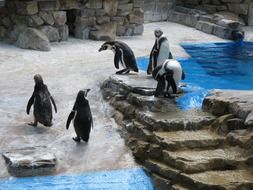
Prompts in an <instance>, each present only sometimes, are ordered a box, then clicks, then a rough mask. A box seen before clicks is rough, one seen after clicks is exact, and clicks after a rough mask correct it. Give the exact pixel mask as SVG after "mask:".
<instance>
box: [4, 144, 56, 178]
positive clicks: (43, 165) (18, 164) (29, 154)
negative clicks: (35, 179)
mask: <svg viewBox="0 0 253 190" xmlns="http://www.w3.org/2000/svg"><path fill="white" fill-rule="evenodd" d="M2 155H3V157H4V159H5V161H6V164H7V169H8V172H9V173H10V174H11V175H12V176H16V177H27V176H38V175H49V174H52V173H53V172H54V171H55V166H56V157H55V155H54V154H53V153H50V152H47V151H46V150H45V148H44V149H41V148H38V147H37V148H27V149H20V150H13V151H11V152H5V153H3V154H2Z"/></svg>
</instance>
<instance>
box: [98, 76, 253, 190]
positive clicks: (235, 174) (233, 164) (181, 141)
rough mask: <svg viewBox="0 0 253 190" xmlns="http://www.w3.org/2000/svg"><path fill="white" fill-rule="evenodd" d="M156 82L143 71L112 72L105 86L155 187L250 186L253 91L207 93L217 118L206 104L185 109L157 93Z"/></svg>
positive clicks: (165, 189) (220, 188) (176, 189)
mask: <svg viewBox="0 0 253 190" xmlns="http://www.w3.org/2000/svg"><path fill="white" fill-rule="evenodd" d="M154 86H155V84H154V80H152V79H151V78H149V77H147V76H146V75H144V74H143V75H142V74H139V75H128V76H116V75H113V76H111V77H110V78H109V79H108V80H106V81H105V82H104V83H103V85H102V87H101V88H102V92H103V96H104V98H105V99H106V100H107V101H108V102H109V103H110V104H111V105H112V106H113V107H114V111H113V117H114V119H115V120H116V122H117V123H118V124H120V125H121V126H122V135H123V137H124V138H125V141H126V144H127V145H128V146H129V147H130V149H131V150H132V152H133V155H134V156H135V158H136V160H137V161H139V162H140V163H141V164H142V165H143V166H144V167H145V168H146V169H147V170H148V171H150V172H151V175H152V177H153V179H154V183H155V185H156V189H158V190H168V189H173V190H183V189H184V190H185V189H194V190H198V189H212V190H213V189H215V190H216V189H218V190H224V189H231V190H232V189H243V190H245V189H247V190H250V189H252V188H253V167H252V166H253V162H252V161H253V154H252V153H253V149H252V147H253V146H252V145H253V138H252V137H253V131H252V128H251V127H250V125H249V124H248V123H247V121H248V120H249V119H248V117H251V116H250V114H249V113H251V112H252V110H253V107H252V105H253V104H252V101H251V99H250V98H249V97H250V96H251V97H252V92H247V93H245V94H243V93H239V94H236V93H234V94H233V95H232V96H229V95H230V93H221V92H220V93H219V94H214V95H213V96H211V97H208V98H206V100H205V101H204V105H203V107H204V108H205V110H208V111H210V112H212V113H217V112H218V113H219V114H218V116H221V117H218V118H217V119H216V116H213V115H211V114H210V113H208V112H204V111H202V110H189V111H182V110H180V109H178V108H177V105H176V103H175V102H174V100H173V99H162V98H155V97H154V96H152V93H151V92H152V89H153V88H154ZM229 97H230V98H229ZM236 97H237V98H236ZM225 100H227V101H225ZM249 105H251V106H249ZM215 110H216V111H215ZM249 110H251V111H249ZM216 115H217V114H216Z"/></svg>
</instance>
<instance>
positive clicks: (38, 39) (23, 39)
mask: <svg viewBox="0 0 253 190" xmlns="http://www.w3.org/2000/svg"><path fill="white" fill-rule="evenodd" d="M17 46H18V47H20V48H23V49H34V50H41V51H50V43H49V40H48V38H47V36H46V35H45V34H44V33H43V32H41V31H39V30H37V29H35V28H26V29H25V30H24V31H23V32H22V33H21V34H20V35H19V37H18V40H17Z"/></svg>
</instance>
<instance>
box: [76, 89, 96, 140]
mask: <svg viewBox="0 0 253 190" xmlns="http://www.w3.org/2000/svg"><path fill="white" fill-rule="evenodd" d="M75 110H76V115H75V118H74V128H75V131H76V134H77V135H78V136H79V137H81V138H82V139H83V140H85V141H88V140H89V134H90V129H91V125H92V115H91V110H90V105H89V101H88V100H86V99H85V98H84V96H82V97H81V95H80V96H79V94H78V96H77V99H76V103H75Z"/></svg>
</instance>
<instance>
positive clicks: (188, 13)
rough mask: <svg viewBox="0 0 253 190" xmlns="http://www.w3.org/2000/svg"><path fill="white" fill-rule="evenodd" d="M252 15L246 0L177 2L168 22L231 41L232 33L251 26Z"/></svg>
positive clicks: (252, 8)
mask: <svg viewBox="0 0 253 190" xmlns="http://www.w3.org/2000/svg"><path fill="white" fill-rule="evenodd" d="M252 14H253V3H251V1H248V0H217V1H212V0H205V1H204V0H193V1H186V0H178V1H176V4H175V6H174V8H173V10H171V11H170V12H169V16H168V20H170V21H173V22H177V23H181V24H185V25H187V26H191V27H195V28H196V29H198V30H201V31H203V32H206V33H209V34H214V35H216V36H219V37H221V38H227V39H231V38H232V35H231V34H232V32H233V31H242V26H245V25H252V22H253V17H252Z"/></svg>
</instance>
